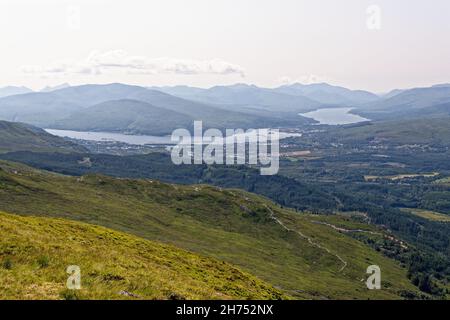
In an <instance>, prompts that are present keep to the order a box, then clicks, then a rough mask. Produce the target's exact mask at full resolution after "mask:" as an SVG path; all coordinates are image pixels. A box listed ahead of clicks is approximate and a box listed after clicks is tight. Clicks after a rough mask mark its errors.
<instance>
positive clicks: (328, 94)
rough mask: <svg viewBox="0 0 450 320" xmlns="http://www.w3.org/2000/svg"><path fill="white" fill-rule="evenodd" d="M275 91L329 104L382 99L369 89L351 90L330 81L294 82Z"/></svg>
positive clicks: (352, 103) (349, 103)
mask: <svg viewBox="0 0 450 320" xmlns="http://www.w3.org/2000/svg"><path fill="white" fill-rule="evenodd" d="M274 91H276V92H280V93H284V94H289V95H294V96H303V97H307V98H309V99H312V100H315V101H318V102H320V103H323V104H328V105H346V106H352V105H358V104H361V103H367V102H372V101H377V100H379V99H380V97H379V96H377V95H376V94H374V93H371V92H368V91H363V90H350V89H347V88H344V87H339V86H333V85H330V84H328V83H314V84H301V83H294V84H291V85H284V86H281V87H278V88H275V89H274Z"/></svg>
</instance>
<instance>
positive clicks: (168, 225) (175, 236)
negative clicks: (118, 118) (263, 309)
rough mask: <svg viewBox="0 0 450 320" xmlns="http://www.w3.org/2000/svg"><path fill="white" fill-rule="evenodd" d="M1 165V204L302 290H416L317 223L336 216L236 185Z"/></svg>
mask: <svg viewBox="0 0 450 320" xmlns="http://www.w3.org/2000/svg"><path fill="white" fill-rule="evenodd" d="M0 167H1V170H0V210H4V211H5V210H7V211H8V212H11V213H16V214H20V215H26V216H28V215H35V216H43V217H59V218H65V219H71V220H78V221H82V222H86V223H90V224H95V225H101V226H105V227H108V228H112V229H115V230H119V231H123V232H127V233H130V234H133V235H137V236H140V237H143V238H146V239H149V240H152V241H161V242H164V243H167V244H171V245H175V246H177V247H180V248H182V249H185V250H189V251H192V252H196V253H198V254H201V255H205V256H208V257H211V258H214V259H219V260H224V261H226V262H228V263H231V264H233V265H235V266H237V267H239V268H240V269H242V270H243V271H245V272H248V273H251V274H253V275H256V276H257V277H258V278H260V279H262V280H264V281H266V282H268V283H270V284H271V285H273V286H274V287H276V288H279V289H280V290H282V291H283V292H284V293H285V294H288V295H290V296H294V297H296V298H308V299H311V298H312V299H327V298H328V299H329V298H331V299H333V298H334V299H337V298H339V299H354V298H359V299H381V298H383V299H398V298H401V297H404V296H409V297H411V296H416V295H417V290H416V289H415V287H414V286H412V285H411V284H410V283H409V280H408V279H407V276H406V270H405V269H404V268H403V267H401V266H400V265H399V264H398V263H397V262H395V261H393V260H391V259H388V258H386V257H384V256H383V255H382V254H380V253H379V252H377V251H375V250H374V249H372V248H371V247H369V246H367V245H366V244H365V243H364V242H361V241H359V240H357V239H355V238H353V237H351V236H349V235H347V234H345V233H341V232H339V231H337V230H335V229H333V228H331V227H329V226H327V225H323V224H318V223H317V222H315V221H316V220H317V219H319V218H320V219H327V216H318V215H314V216H311V215H308V214H303V215H301V214H298V213H295V212H294V211H291V210H286V209H282V208H280V207H278V206H277V205H275V204H273V203H272V202H270V201H268V200H267V199H265V198H261V197H259V196H255V195H253V194H249V193H246V192H243V191H239V190H233V189H230V190H224V189H221V188H217V187H211V186H205V185H191V186H181V185H171V184H165V183H161V182H158V181H155V180H132V179H118V178H111V177H107V176H101V175H87V176H83V177H67V176H61V175H57V174H51V173H47V172H44V171H38V170H36V169H31V168H29V167H26V166H23V165H18V164H14V163H8V162H2V163H1V165H0ZM341 223H344V224H345V223H347V222H345V221H341ZM352 226H354V223H352V224H351V225H349V228H350V227H352ZM361 228H362V226H361ZM364 228H370V230H372V231H374V232H375V231H376V233H377V234H378V235H376V236H375V235H374V237H375V238H374V239H373V240H372V241H385V240H383V237H384V236H383V232H382V231H380V230H378V229H373V228H375V227H373V226H369V225H364ZM366 236H367V237H372V233H367V235H366ZM385 239H386V238H385ZM371 264H377V265H379V266H380V267H381V268H382V270H383V279H384V280H383V284H384V287H383V290H368V289H367V288H366V287H365V283H364V281H363V279H364V278H365V277H366V268H367V266H368V265H371Z"/></svg>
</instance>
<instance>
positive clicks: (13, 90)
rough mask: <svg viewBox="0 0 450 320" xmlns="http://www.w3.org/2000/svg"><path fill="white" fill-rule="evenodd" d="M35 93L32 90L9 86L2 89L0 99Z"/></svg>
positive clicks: (0, 89)
mask: <svg viewBox="0 0 450 320" xmlns="http://www.w3.org/2000/svg"><path fill="white" fill-rule="evenodd" d="M30 92H33V90H31V89H30V88H27V87H15V86H8V87H3V88H0V98H3V97H8V96H13V95H16V94H24V93H30Z"/></svg>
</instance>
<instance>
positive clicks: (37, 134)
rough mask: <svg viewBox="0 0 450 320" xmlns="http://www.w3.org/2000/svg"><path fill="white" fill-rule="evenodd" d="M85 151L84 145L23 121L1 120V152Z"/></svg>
mask: <svg viewBox="0 0 450 320" xmlns="http://www.w3.org/2000/svg"><path fill="white" fill-rule="evenodd" d="M23 150H27V151H43V152H56V151H59V152H83V151H86V150H85V149H84V148H83V147H81V146H78V145H76V144H74V143H71V142H67V141H65V140H64V139H62V138H60V137H56V136H53V135H51V134H48V133H47V132H45V131H44V130H42V129H39V128H36V127H32V126H30V125H26V124H23V123H15V122H6V121H0V153H4V152H12V151H23Z"/></svg>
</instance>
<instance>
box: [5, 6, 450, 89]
mask: <svg viewBox="0 0 450 320" xmlns="http://www.w3.org/2000/svg"><path fill="white" fill-rule="evenodd" d="M373 5H376V7H373ZM371 6H372V7H371ZM377 8H379V9H380V10H381V11H380V12H379V13H380V15H378V11H377V10H378V9H377ZM378 17H380V19H378ZM0 41H1V60H0V70H1V73H0V86H6V85H25V86H29V87H32V88H34V89H39V88H41V87H43V86H45V85H56V84H59V83H62V82H69V83H70V84H80V83H109V82H125V83H133V84H140V85H149V86H150V85H175V84H187V85H193V86H201V87H207V86H213V85H217V84H232V83H236V82H244V83H252V84H256V85H260V86H268V87H273V86H277V85H280V84H282V83H289V82H294V81H300V82H317V81H319V82H320V81H327V82H330V83H333V84H339V85H344V86H348V87H351V88H355V89H368V90H372V91H376V92H383V91H387V90H390V89H393V88H406V87H414V86H428V85H431V84H434V83H444V82H450V1H449V0H432V1H429V0H378V1H366V0H239V1H237V0H236V1H233V0H126V1H125V0H114V1H112V0H85V1H81V0H80V1H75V0H73V1H70V0H67V1H65V0H2V1H1V2H0Z"/></svg>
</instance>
